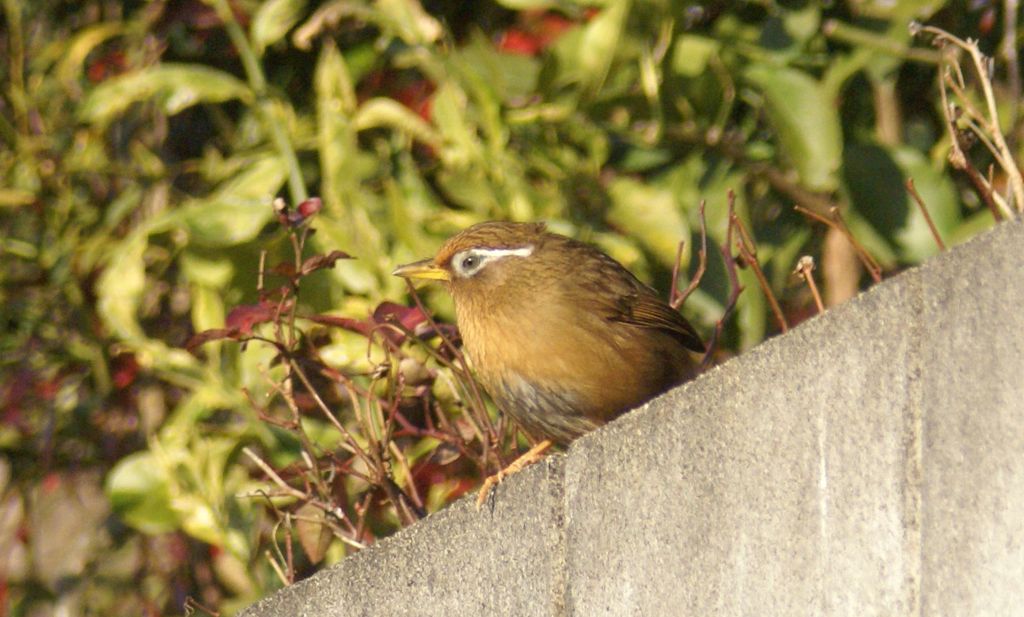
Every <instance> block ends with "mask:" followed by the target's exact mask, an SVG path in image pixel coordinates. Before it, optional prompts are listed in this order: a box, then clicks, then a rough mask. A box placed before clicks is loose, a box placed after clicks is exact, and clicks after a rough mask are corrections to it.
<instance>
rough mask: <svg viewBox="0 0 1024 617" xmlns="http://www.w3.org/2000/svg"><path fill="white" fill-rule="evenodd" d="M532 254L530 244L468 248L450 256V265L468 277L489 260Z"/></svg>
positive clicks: (458, 272)
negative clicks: (492, 247)
mask: <svg viewBox="0 0 1024 617" xmlns="http://www.w3.org/2000/svg"><path fill="white" fill-rule="evenodd" d="M532 254H533V245H532V244H531V245H527V246H523V247H519V248H515V249H484V248H476V249H468V250H465V251H459V252H458V253H456V254H455V255H453V256H452V260H451V267H452V270H453V271H454V272H455V273H456V274H457V275H459V276H460V277H462V278H469V277H471V276H473V275H475V274H476V273H477V272H479V271H480V270H482V269H483V267H484V265H485V264H486V263H487V262H489V261H495V260H498V259H502V258H504V257H529V256H530V255H532Z"/></svg>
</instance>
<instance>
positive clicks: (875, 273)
mask: <svg viewBox="0 0 1024 617" xmlns="http://www.w3.org/2000/svg"><path fill="white" fill-rule="evenodd" d="M793 209H794V210H796V211H797V212H799V213H800V214H803V215H804V216H806V217H807V218H810V219H814V220H815V221H818V222H819V223H823V224H825V225H828V226H829V227H832V228H833V229H835V230H837V231H839V232H840V233H842V234H843V236H844V237H845V238H846V239H847V241H849V243H850V245H851V246H853V249H854V251H856V252H857V258H858V259H860V261H861V263H862V264H864V268H865V269H867V271H868V274H870V275H871V278H872V280H874V281H875V282H876V283H880V282H881V281H882V267H881V266H880V265H878V262H877V261H875V258H874V257H872V256H871V254H870V253H868V252H867V250H866V249H865V248H864V247H863V245H861V243H860V242H858V241H857V239H856V238H854V237H853V234H852V233H850V229H849V228H848V227H847V226H846V223H845V222H844V221H843V217H842V215H841V214H840V213H839V209H838V208H836V207H833V208H832V209H831V211H830V215H831V216H830V217H825V216H822V215H820V214H818V213H817V212H812V211H811V210H808V209H807V208H804V207H803V206H793Z"/></svg>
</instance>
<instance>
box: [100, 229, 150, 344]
mask: <svg viewBox="0 0 1024 617" xmlns="http://www.w3.org/2000/svg"><path fill="white" fill-rule="evenodd" d="M145 250H146V235H145V234H143V233H135V234H133V235H131V236H129V237H127V238H125V239H124V240H123V241H121V242H120V243H119V244H117V245H116V246H114V248H113V249H112V250H111V251H110V253H109V254H108V256H107V258H106V260H105V261H106V266H105V267H104V269H103V272H102V274H100V277H99V280H98V281H97V283H96V294H97V296H98V301H97V309H96V310H97V313H99V316H100V318H101V319H102V320H103V323H104V324H105V325H106V326H107V328H109V329H110V331H111V332H113V333H114V334H115V335H116V336H117V337H118V338H120V339H122V340H139V339H142V338H145V335H144V334H143V332H142V326H140V325H139V321H138V318H137V316H136V314H137V311H138V307H139V304H140V303H141V301H142V293H143V292H144V291H145V287H146V265H145V262H144V261H143V253H144V252H145Z"/></svg>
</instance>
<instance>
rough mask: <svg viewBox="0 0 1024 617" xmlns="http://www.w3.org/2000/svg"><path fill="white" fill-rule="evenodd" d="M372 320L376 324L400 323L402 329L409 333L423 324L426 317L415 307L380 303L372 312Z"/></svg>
mask: <svg viewBox="0 0 1024 617" xmlns="http://www.w3.org/2000/svg"><path fill="white" fill-rule="evenodd" d="M373 320H374V321H376V322H377V323H400V324H402V327H403V328H405V329H406V330H410V331H411V330H415V329H416V326H418V325H420V324H421V323H423V322H425V321H426V320H427V316H426V315H425V314H424V313H423V311H421V310H420V309H419V307H416V306H404V305H401V304H396V303H394V302H381V303H380V304H379V305H377V308H376V309H375V310H374V311H373Z"/></svg>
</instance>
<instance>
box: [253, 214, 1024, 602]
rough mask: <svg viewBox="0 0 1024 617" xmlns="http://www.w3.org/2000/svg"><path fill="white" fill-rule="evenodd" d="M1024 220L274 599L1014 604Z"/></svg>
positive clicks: (1020, 559)
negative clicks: (476, 501)
mask: <svg viewBox="0 0 1024 617" xmlns="http://www.w3.org/2000/svg"><path fill="white" fill-rule="evenodd" d="M1022 249H1024V225H1022V224H1021V223H1007V224H1004V225H1001V226H999V227H997V228H996V229H995V230H993V231H991V232H989V233H987V234H985V235H983V236H981V237H978V238H975V239H974V240H972V241H970V242H968V243H967V244H965V245H963V246H960V247H958V248H956V249H954V250H953V251H951V252H949V253H946V254H943V255H941V256H939V257H937V258H935V259H932V260H930V261H929V262H928V263H926V264H924V265H923V266H922V267H920V268H916V269H914V270H911V271H908V272H906V273H904V274H901V275H900V276H898V277H895V278H893V279H891V280H889V281H886V282H884V283H882V284H880V285H877V286H875V287H874V288H872V289H871V290H869V291H867V292H866V293H864V294H861V295H860V296H859V297H857V298H856V299H854V300H853V301H851V302H849V303H847V304H845V305H843V306H840V307H837V308H835V309H833V310H831V311H829V312H827V313H826V314H824V315H823V316H821V317H817V318H814V319H812V320H810V321H808V322H806V323H804V324H802V325H801V326H800V327H798V328H796V329H794V330H793V331H792V332H791V333H789V334H787V335H785V336H781V337H777V338H775V339H772V340H770V341H768V342H766V343H764V344H763V345H760V346H759V347H757V348H756V349H754V350H752V351H751V352H749V353H747V354H744V355H743V356H741V357H739V358H736V359H734V360H732V361H730V362H728V363H726V364H725V365H723V366H721V367H718V368H716V369H714V370H712V371H710V372H709V373H708V374H706V375H704V376H702V377H701V378H699V379H697V380H696V381H694V382H692V383H689V384H686V385H684V386H682V387H680V388H678V389H676V390H674V391H672V392H669V393H667V394H666V395H664V396H662V397H660V398H659V399H657V400H655V401H652V402H651V403H649V404H647V405H646V406H644V407H643V408H641V409H639V410H637V411H635V412H633V413H630V414H627V415H626V416H624V417H623V418H621V419H619V420H618V421H616V422H613V423H612V424H610V425H608V426H607V427H605V428H603V429H601V430H599V431H596V432H595V433H592V434H590V435H587V436H585V437H583V438H581V439H580V440H578V441H577V442H576V443H574V444H573V446H572V447H571V448H570V449H569V452H568V453H567V455H566V456H564V457H562V456H553V457H549V458H548V459H547V460H546V461H545V462H544V463H542V464H538V465H536V466H534V467H533V468H531V469H528V470H527V471H526V472H524V473H522V474H519V475H517V476H514V477H513V478H511V479H510V480H508V481H506V482H505V483H503V484H502V485H501V486H500V487H499V488H498V490H497V494H496V496H495V499H494V501H493V503H492V504H491V506H492V507H491V508H490V509H485V510H484V511H481V512H477V511H476V510H475V509H474V508H473V506H472V504H471V503H470V502H469V501H468V500H463V501H460V502H459V503H457V504H454V505H453V506H451V507H450V508H448V509H446V510H444V511H443V512H440V513H438V514H436V515H433V516H430V517H428V518H427V519H426V520H425V521H423V522H421V523H419V524H417V525H414V526H412V527H410V528H408V529H406V530H403V531H402V532H400V533H398V534H396V535H395V536H393V537H391V538H388V539H386V540H383V541H381V542H379V543H378V544H377V545H375V546H373V547H371V548H369V549H367V550H365V551H363V552H361V553H359V554H357V555H354V556H353V557H350V558H349V559H346V560H345V561H344V562H342V563H341V564H339V565H337V566H335V567H333V568H330V569H328V570H326V571H324V572H321V573H319V574H317V575H315V576H313V577H312V578H310V579H309V580H306V581H303V582H301V583H298V584H296V585H293V586H292V587H289V588H287V589H283V590H281V591H279V592H277V593H276V594H274V595H272V596H270V597H269V598H266V599H264V600H262V601H261V602H259V603H257V604H255V605H253V606H251V607H249V608H248V609H246V610H245V611H243V613H242V615H244V616H246V617H269V616H272V615H273V616H276V615H309V616H313V615H316V616H325V617H326V616H339V617H340V616H342V615H345V616H349V615H382V616H384V615H388V616H391V615H446V616H463V615H464V616H470V615H473V616H478V615H552V616H561V615H581V616H584V615H585V616H591V615H642V616H676V615H830V616H831V615H857V616H861V615H886V616H893V615H907V616H910V615H913V616H917V615H928V616H931V615H935V616H939V615H943V616H945V615H1014V614H1024V250H1022Z"/></svg>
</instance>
